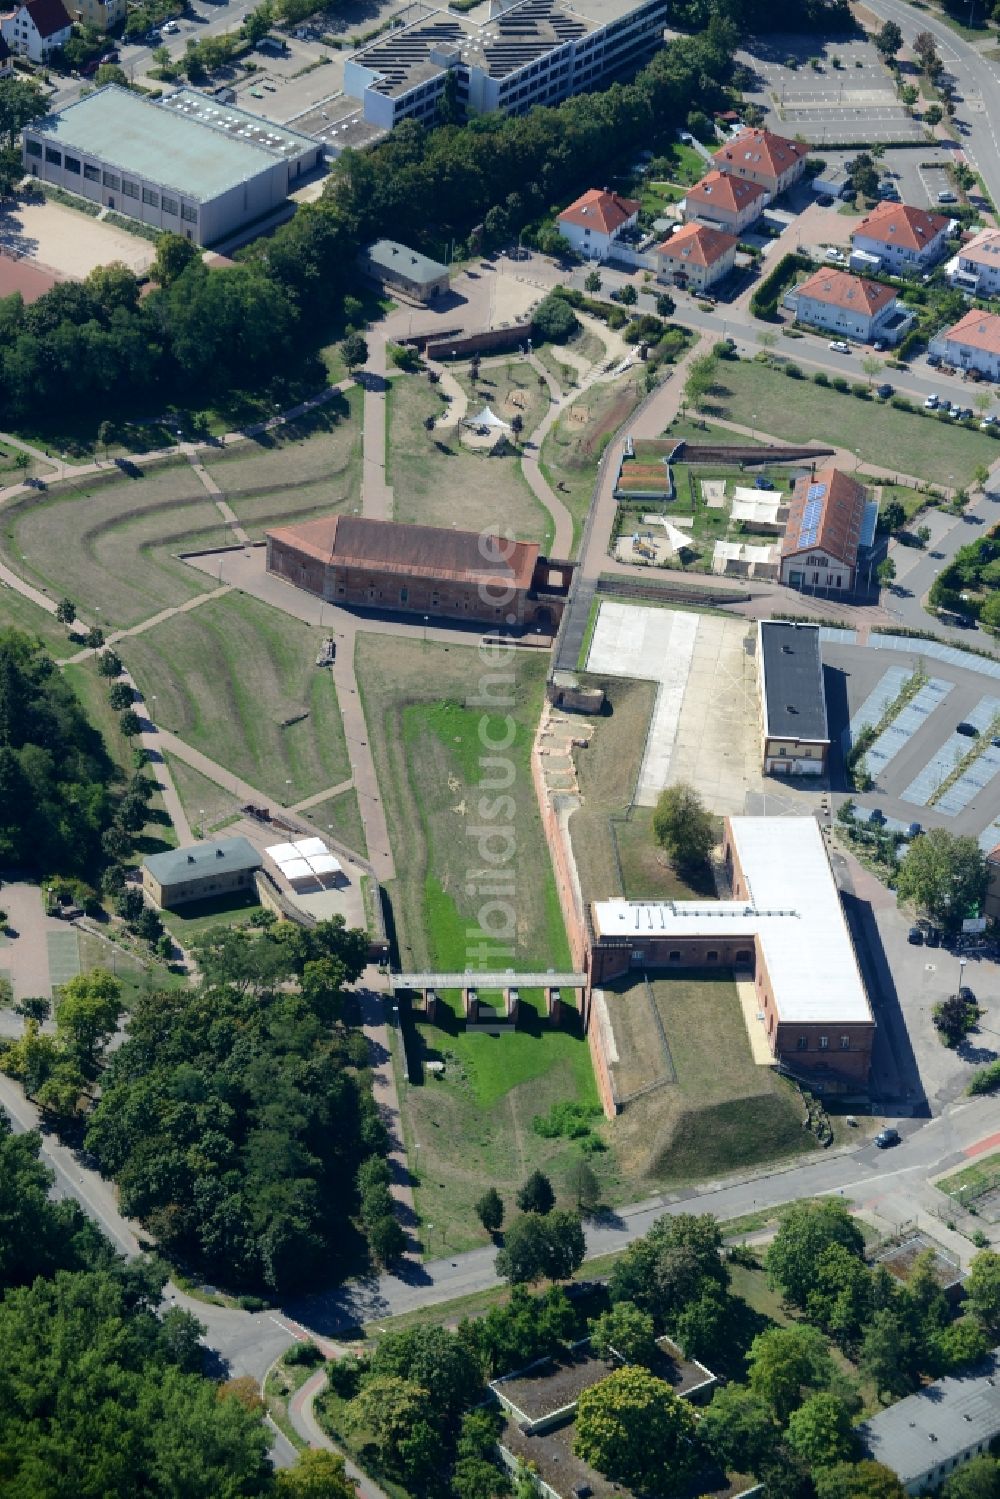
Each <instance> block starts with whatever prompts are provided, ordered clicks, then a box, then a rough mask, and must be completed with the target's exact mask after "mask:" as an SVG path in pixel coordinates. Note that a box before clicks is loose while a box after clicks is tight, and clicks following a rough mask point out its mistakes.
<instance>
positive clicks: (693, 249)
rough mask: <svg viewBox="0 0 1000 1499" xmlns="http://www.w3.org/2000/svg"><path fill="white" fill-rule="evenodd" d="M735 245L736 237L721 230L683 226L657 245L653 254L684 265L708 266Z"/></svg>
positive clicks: (701, 226) (704, 226) (698, 226)
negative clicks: (681, 262) (678, 261)
mask: <svg viewBox="0 0 1000 1499" xmlns="http://www.w3.org/2000/svg"><path fill="white" fill-rule="evenodd" d="M737 244H739V240H738V239H737V238H736V235H735V234H726V232H725V230H723V229H711V228H709V226H708V225H707V224H685V225H684V228H683V229H678V231H677V233H676V234H672V235H671V236H670V238H669V239H667V240H664V242H663V244H662V245H657V247H656V251H655V253H656V254H657V255H662V256H663V258H664V259H665V260H680V261H683V262H684V264H685V265H704V266H709V265H714V264H715V262H716V261H717V260H721V259H722V257H723V255H725V254H726V252H727V250H731V249H733V248H735V246H736V245H737Z"/></svg>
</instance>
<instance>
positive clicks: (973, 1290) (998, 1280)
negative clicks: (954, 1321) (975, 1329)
mask: <svg viewBox="0 0 1000 1499" xmlns="http://www.w3.org/2000/svg"><path fill="white" fill-rule="evenodd" d="M965 1299H966V1305H967V1307H968V1309H969V1311H970V1312H971V1313H972V1314H973V1316H974V1317H976V1318H978V1320H979V1321H980V1322H981V1323H982V1324H983V1326H984V1327H986V1328H988V1329H989V1330H990V1331H991V1332H994V1331H996V1329H997V1328H1000V1254H998V1253H997V1252H996V1250H994V1249H983V1250H980V1252H979V1254H977V1255H974V1256H973V1259H972V1263H971V1265H970V1266H969V1274H968V1276H967V1278H966V1281H965Z"/></svg>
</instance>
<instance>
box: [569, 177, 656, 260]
mask: <svg viewBox="0 0 1000 1499" xmlns="http://www.w3.org/2000/svg"><path fill="white" fill-rule="evenodd" d="M640 207H641V205H640V203H639V202H638V200H637V199H636V198H621V197H619V195H618V194H617V193H611V192H608V191H607V189H606V188H605V189H600V188H596V187H592V188H591V189H590V191H589V192H586V193H584V194H583V196H582V197H580V198H577V200H576V202H575V203H571V204H570V205H569V207H568V208H564V209H563V211H562V213H561V214H560V215H559V217H558V219H557V220H556V223H557V224H558V225H559V233H560V234H561V235H562V237H563V239H565V240H566V241H567V242H568V243H569V245H570V248H571V249H573V250H575V251H576V253H577V254H578V255H582V256H584V257H585V259H587V260H607V258H608V256H609V255H610V254H611V251H612V247H613V245H614V243H615V241H616V240H617V239H618V238H619V237H620V236H621V235H622V234H624V233H625V231H626V230H627V229H632V228H634V227H635V223H636V220H637V219H638V217H639V209H640Z"/></svg>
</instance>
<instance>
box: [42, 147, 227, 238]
mask: <svg viewBox="0 0 1000 1499" xmlns="http://www.w3.org/2000/svg"><path fill="white" fill-rule="evenodd" d="M24 151H25V155H26V156H31V157H34V158H35V159H36V160H40V159H41V157H42V143H41V141H35V140H30V139H29V140H26V141H25V143H24ZM44 155H45V161H46V162H47V163H48V164H49V165H50V166H54V167H60V166H61V167H62V169H63V171H64V172H69V173H70V175H71V176H74V177H79V176H81V166H82V176H83V178H84V180H85V181H86V182H99V183H101V184H102V186H104V187H106V188H108V189H109V191H111V192H113V193H121V195H122V197H123V198H132V199H134V200H136V201H138V200H139V198H140V196H141V199H142V202H143V203H145V204H146V206H147V208H161V209H162V210H163V212H164V213H166V214H169V215H170V216H171V217H172V218H177V216H178V214H180V217H181V218H182V219H183V220H184V221H185V223H188V224H196V223H197V222H198V210H197V208H194V207H193V206H192V205H191V204H190V203H181V202H180V201H179V200H178V199H177V198H172V197H171V196H170V195H169V193H162V194H161V193H159V192H157V191H156V189H155V188H152V187H142V188H141V189H140V185H139V183H138V182H132V181H130V179H129V178H128V177H119V175H118V173H117V172H108V171H104V172H102V171H101V169H100V168H99V167H96V166H92V165H91V163H90V162H87V161H85V162H83V163H82V164H81V162H80V159H79V157H78V156H71V155H70V154H69V152H65V153H63V152H61V151H57V150H56V148H55V147H54V146H46V147H45V152H44Z"/></svg>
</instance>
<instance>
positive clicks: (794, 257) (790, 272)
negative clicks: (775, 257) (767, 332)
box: [750, 251, 812, 322]
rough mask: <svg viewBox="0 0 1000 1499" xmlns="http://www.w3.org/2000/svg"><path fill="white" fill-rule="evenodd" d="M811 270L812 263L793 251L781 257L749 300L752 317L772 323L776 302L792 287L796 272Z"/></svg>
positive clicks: (776, 308) (776, 306)
mask: <svg viewBox="0 0 1000 1499" xmlns="http://www.w3.org/2000/svg"><path fill="white" fill-rule="evenodd" d="M811 268H812V261H811V260H810V259H809V258H808V257H807V256H805V255H798V254H796V253H795V251H790V252H789V253H788V254H787V255H783V256H782V257H781V259H780V260H779V261H778V264H777V265H776V266H775V268H774V270H773V271H771V273H770V274H769V275H767V276H765V277H764V279H763V281H762V282H761V283H760V285H759V286H758V288H757V290H756V291H755V292H754V294H753V296H752V297H751V298H750V311H751V312H752V313H753V315H754V317H758V318H762V319H764V321H765V322H772V321H773V320H774V317H775V315H776V313H777V311H778V301H779V299H780V297H781V296H782V294H783V293H784V292H785V291H787V290H788V288H789V287H790V286H791V285H792V282H793V281H794V280H795V273H796V271H808V270H810V269H811Z"/></svg>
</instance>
